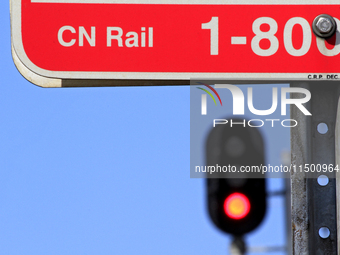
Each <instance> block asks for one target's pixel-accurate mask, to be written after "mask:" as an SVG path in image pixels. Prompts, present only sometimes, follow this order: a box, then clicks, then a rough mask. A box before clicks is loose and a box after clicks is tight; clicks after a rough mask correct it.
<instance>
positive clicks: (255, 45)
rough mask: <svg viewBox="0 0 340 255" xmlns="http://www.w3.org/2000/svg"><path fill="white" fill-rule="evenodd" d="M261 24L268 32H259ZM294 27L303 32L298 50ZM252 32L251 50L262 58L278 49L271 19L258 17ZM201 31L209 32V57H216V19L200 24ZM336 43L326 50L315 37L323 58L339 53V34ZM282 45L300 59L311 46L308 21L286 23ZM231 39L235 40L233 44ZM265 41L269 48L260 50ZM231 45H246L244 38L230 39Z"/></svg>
mask: <svg viewBox="0 0 340 255" xmlns="http://www.w3.org/2000/svg"><path fill="white" fill-rule="evenodd" d="M334 19H335V21H336V23H337V27H340V21H339V20H338V19H337V18H334ZM262 24H268V25H269V30H268V31H266V32H263V31H261V29H260V26H261V25H262ZM295 25H300V26H301V28H302V32H303V42H302V46H301V47H300V48H299V49H296V48H294V46H293V40H292V31H293V27H294V26H295ZM252 28H253V32H254V34H255V36H254V37H253V38H252V40H251V49H252V50H253V52H254V53H255V54H256V55H258V56H262V57H267V56H271V55H273V54H275V53H276V52H277V50H278V49H279V40H278V39H277V37H276V36H275V34H276V32H277V30H278V25H277V22H276V21H275V20H274V19H273V18H269V17H260V18H258V19H256V20H255V21H254V22H253V25H252ZM202 29H209V30H210V55H218V44H219V40H218V35H219V30H218V17H212V18H211V20H210V21H209V22H208V23H202ZM335 36H336V43H335V46H334V47H333V48H332V49H328V48H327V47H326V45H325V40H324V39H321V38H319V37H316V44H317V47H318V49H319V51H320V53H321V54H323V55H324V56H336V55H338V54H339V53H340V34H339V33H336V34H335ZM283 38H284V39H283V44H284V47H285V49H286V51H287V52H288V53H289V54H290V55H291V56H295V57H300V56H303V55H305V54H306V53H307V52H308V51H309V49H310V47H311V44H312V29H311V27H310V25H309V23H308V21H307V20H306V19H304V18H301V17H294V18H291V19H289V20H288V21H287V23H286V25H285V27H284V30H283ZM233 39H235V41H234V43H233ZM263 39H267V40H269V41H270V47H269V48H268V49H262V48H261V47H260V41H261V40H263ZM232 44H246V37H232Z"/></svg>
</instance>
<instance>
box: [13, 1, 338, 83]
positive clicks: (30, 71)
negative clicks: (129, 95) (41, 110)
mask: <svg viewBox="0 0 340 255" xmlns="http://www.w3.org/2000/svg"><path fill="white" fill-rule="evenodd" d="M210 1H211V0H124V1H122V0H31V2H34V3H84V4H87V3H92V4H93V3H96V4H102V3H105V4H108V3H115V4H117V3H121V4H244V5H250V4H251V5H262V4H273V5H276V4H280V5H287V4H289V5H292V4H294V5H298V4H304V5H315V4H319V5H327V4H329V5H332V4H337V5H339V4H340V2H339V0H325V1H322V3H320V0H295V1H294V0H260V1H257V0H254V1H250V0H215V1H214V3H211V2H210ZM10 8H11V23H12V25H11V36H12V54H13V59H14V63H15V64H16V66H17V68H18V70H19V71H20V73H21V74H22V75H23V76H24V77H25V78H26V79H27V80H29V81H30V82H32V83H34V84H36V85H39V86H42V87H61V86H62V80H63V79H65V80H66V79H67V80H72V79H81V80H125V81H129V80H131V85H133V84H134V82H136V81H143V80H162V81H165V82H166V81H169V83H168V84H169V85H171V84H173V82H171V81H178V80H187V81H189V80H192V79H226V80H233V81H250V80H258V81H294V80H309V79H308V78H307V76H308V74H310V73H199V72H197V73H187V72H64V71H62V72H60V71H49V70H46V69H42V68H40V67H38V66H36V65H35V64H34V63H33V62H31V60H30V59H29V58H28V57H27V55H26V53H25V50H24V47H23V44H22V37H21V0H10ZM318 74H320V75H323V76H324V77H325V76H326V75H327V74H328V73H318ZM332 74H334V75H338V76H339V77H340V73H332ZM309 81H310V80H309ZM162 84H163V85H165V84H164V82H162ZM155 85H157V84H155Z"/></svg>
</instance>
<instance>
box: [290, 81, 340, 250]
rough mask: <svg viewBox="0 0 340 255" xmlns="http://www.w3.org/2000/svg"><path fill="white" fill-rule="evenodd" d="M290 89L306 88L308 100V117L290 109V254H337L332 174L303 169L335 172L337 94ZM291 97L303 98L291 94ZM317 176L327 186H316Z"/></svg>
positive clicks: (318, 86)
mask: <svg viewBox="0 0 340 255" xmlns="http://www.w3.org/2000/svg"><path fill="white" fill-rule="evenodd" d="M291 87H300V88H301V87H302V88H306V89H308V90H309V91H310V92H311V96H312V97H311V100H310V101H309V102H308V103H306V104H305V105H304V106H305V107H306V108H307V109H308V110H309V111H310V112H311V113H312V116H306V115H304V114H303V113H302V112H301V111H300V110H299V109H298V108H297V107H295V106H294V105H292V106H291V118H292V119H295V120H297V121H298V125H297V126H296V127H294V128H292V129H291V149H292V164H293V165H294V166H296V172H292V173H291V187H292V190H291V192H292V194H291V198H292V248H293V251H292V254H294V255H300V254H311V255H313V254H327V255H328V254H337V221H336V219H337V217H336V214H337V213H336V182H335V171H332V172H330V171H328V172H326V173H319V172H316V171H315V172H314V173H310V172H309V173H306V172H305V171H304V169H305V164H309V165H308V166H309V167H310V169H311V166H310V165H311V164H313V166H314V167H317V166H318V165H324V164H326V165H327V167H329V166H330V165H333V167H334V168H335V123H336V115H337V106H338V98H339V94H340V90H339V87H338V86H336V85H333V84H329V83H327V82H313V83H309V84H307V83H292V84H291ZM291 97H292V98H299V97H304V95H300V94H297V93H293V94H292V95H291ZM320 123H324V124H326V125H327V127H328V131H327V132H326V133H325V134H322V133H320V132H319V131H318V125H319V124H320ZM300 167H301V168H300ZM307 169H308V167H307ZM315 169H316V168H315ZM300 170H301V171H300ZM320 175H326V176H327V177H328V180H329V183H328V184H327V185H325V186H321V185H319V184H318V181H317V177H318V176H320ZM323 227H326V228H328V229H329V231H330V235H329V236H328V237H327V238H322V237H321V236H320V235H319V231H320V229H321V228H323Z"/></svg>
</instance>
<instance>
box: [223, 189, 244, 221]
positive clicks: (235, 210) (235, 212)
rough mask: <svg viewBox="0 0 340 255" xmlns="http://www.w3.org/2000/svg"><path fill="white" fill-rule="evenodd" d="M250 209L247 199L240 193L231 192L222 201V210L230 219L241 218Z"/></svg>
mask: <svg viewBox="0 0 340 255" xmlns="http://www.w3.org/2000/svg"><path fill="white" fill-rule="evenodd" d="M249 211H250V202H249V199H248V198H247V197H246V196H245V195H243V194H241V193H233V194H231V195H229V196H228V197H227V198H226V200H225V201H224V212H225V213H226V214H227V215H228V216H229V217H230V218H232V219H236V220H239V219H242V218H244V217H246V216H247V214H248V213H249Z"/></svg>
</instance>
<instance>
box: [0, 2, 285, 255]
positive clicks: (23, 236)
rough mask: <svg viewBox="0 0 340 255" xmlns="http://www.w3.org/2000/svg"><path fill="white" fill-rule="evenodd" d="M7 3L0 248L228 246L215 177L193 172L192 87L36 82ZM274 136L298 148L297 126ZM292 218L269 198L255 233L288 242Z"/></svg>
mask: <svg viewBox="0 0 340 255" xmlns="http://www.w3.org/2000/svg"><path fill="white" fill-rule="evenodd" d="M0 5H1V8H0V11H1V14H0V21H1V24H2V25H1V28H2V29H1V37H0V57H1V61H0V72H1V80H0V119H1V122H0V123H1V125H0V141H1V142H0V169H1V177H0V229H1V231H0V247H1V252H0V253H1V254H6V255H7V254H8V255H16V254H18V255H19V254H20V255H22V254H27V255H28V254H32V255H33V254H34V255H40V254H63V255H66V254H72V255H75V254H91V255H92V254H96V255H97V254H119V255H125V254H148V255H149V254H157V255H158V254H162V255H163V254H164V255H165V254H171V255H173V254H176V255H177V254H197V255H199V254H221V255H222V254H227V247H228V243H229V241H228V236H226V235H225V234H223V233H221V232H219V231H218V230H217V229H216V228H215V227H214V226H213V225H212V223H211V222H210V219H209V218H208V216H207V211H206V204H205V182H204V180H202V179H190V173H189V164H190V162H189V160H190V140H189V138H190V100H189V99H190V89H189V87H188V86H174V87H170V86H165V87H126V88H122V87H115V88H63V89H60V88H58V89H43V88H40V87H37V86H35V85H33V84H31V83H29V82H28V81H27V80H25V79H24V78H23V77H22V76H21V74H20V73H19V72H18V71H17V70H16V68H15V66H14V63H13V61H12V57H11V50H10V49H11V48H10V47H11V41H10V13H9V1H2V2H1V4H0ZM272 139H273V140H272ZM275 139H276V140H275ZM266 140H267V141H275V142H271V143H272V144H276V146H277V147H275V151H280V150H282V149H287V148H289V132H285V133H284V134H282V136H281V137H279V138H278V137H277V136H275V134H274V133H273V134H271V133H270V132H269V133H268V134H266ZM271 146H274V145H271ZM268 162H272V163H273V164H278V163H280V155H278V154H275V155H272V154H271V156H270V157H269V158H268ZM281 188H282V180H280V179H275V180H269V189H270V190H280V189H281ZM283 220H284V206H283V200H282V198H270V199H269V208H268V214H267V217H266V219H265V222H264V223H263V224H262V225H261V227H260V228H259V229H258V230H257V231H255V232H254V233H252V234H250V235H249V237H247V241H248V242H249V243H250V244H251V245H252V246H260V245H271V246H272V245H282V244H283V243H284V221H283ZM268 254H270V253H268ZM273 254H282V253H273Z"/></svg>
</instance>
